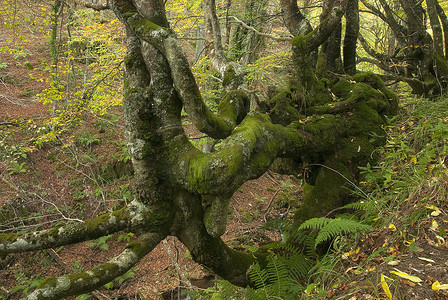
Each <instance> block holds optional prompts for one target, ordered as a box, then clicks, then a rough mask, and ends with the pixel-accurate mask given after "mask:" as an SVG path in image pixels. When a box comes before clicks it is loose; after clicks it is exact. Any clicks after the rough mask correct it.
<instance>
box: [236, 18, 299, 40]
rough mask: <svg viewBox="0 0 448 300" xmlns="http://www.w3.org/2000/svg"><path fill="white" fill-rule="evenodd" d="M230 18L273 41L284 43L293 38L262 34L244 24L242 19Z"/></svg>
mask: <svg viewBox="0 0 448 300" xmlns="http://www.w3.org/2000/svg"><path fill="white" fill-rule="evenodd" d="M229 18H230V19H233V20H234V21H235V22H236V23H238V24H240V25H241V26H243V27H244V28H246V29H249V30H251V31H253V32H255V33H256V34H257V35H259V36H262V37H266V38H270V39H273V40H276V41H282V42H289V41H291V39H292V38H291V37H281V36H275V35H272V34H268V33H263V32H260V31H258V30H257V29H255V28H254V27H252V26H249V25H247V24H246V23H244V22H243V21H241V20H240V19H238V18H237V17H235V16H229Z"/></svg>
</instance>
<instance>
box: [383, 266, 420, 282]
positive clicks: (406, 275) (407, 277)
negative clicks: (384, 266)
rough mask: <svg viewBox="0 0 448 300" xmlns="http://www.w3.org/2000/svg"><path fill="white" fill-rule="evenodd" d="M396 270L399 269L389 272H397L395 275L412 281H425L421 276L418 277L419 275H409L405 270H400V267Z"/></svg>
mask: <svg viewBox="0 0 448 300" xmlns="http://www.w3.org/2000/svg"><path fill="white" fill-rule="evenodd" d="M395 270H397V271H389V272H391V273H392V274H395V275H397V276H400V277H401V278H404V279H407V280H410V281H412V282H417V283H419V282H422V281H423V280H421V279H420V278H419V277H417V276H413V275H409V274H407V273H405V272H402V271H400V270H398V269H395Z"/></svg>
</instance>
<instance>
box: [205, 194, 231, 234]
mask: <svg viewBox="0 0 448 300" xmlns="http://www.w3.org/2000/svg"><path fill="white" fill-rule="evenodd" d="M207 198H210V199H203V201H206V202H211V205H210V206H209V207H207V209H206V210H205V214H204V225H205V228H206V229H207V232H208V234H210V235H211V236H213V237H219V236H222V235H223V234H224V233H225V232H226V226H227V215H228V210H229V201H230V197H227V196H222V197H220V196H217V197H207Z"/></svg>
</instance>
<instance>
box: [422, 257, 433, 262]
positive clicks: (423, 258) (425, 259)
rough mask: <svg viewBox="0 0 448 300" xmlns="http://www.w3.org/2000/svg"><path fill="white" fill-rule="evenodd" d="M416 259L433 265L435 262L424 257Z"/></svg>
mask: <svg viewBox="0 0 448 300" xmlns="http://www.w3.org/2000/svg"><path fill="white" fill-rule="evenodd" d="M418 259H421V260H424V261H427V262H430V263H435V261H433V260H432V259H429V258H426V257H419V258H418Z"/></svg>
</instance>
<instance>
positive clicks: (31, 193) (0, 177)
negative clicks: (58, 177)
mask: <svg viewBox="0 0 448 300" xmlns="http://www.w3.org/2000/svg"><path fill="white" fill-rule="evenodd" d="M0 179H1V180H2V181H3V182H4V183H6V184H7V185H8V186H9V187H10V188H11V189H13V190H15V191H16V192H17V193H18V194H19V195H20V196H21V197H23V198H25V199H26V198H28V197H27V196H26V194H30V195H32V196H35V197H37V198H39V199H40V200H41V201H42V202H44V203H46V204H49V205H52V206H53V207H54V208H55V209H56V211H57V212H58V213H59V214H60V215H61V216H62V218H63V219H64V220H66V221H76V222H81V223H84V221H83V220H80V219H74V218H69V217H67V216H65V215H64V213H63V212H62V211H60V210H59V208H58V207H57V206H56V204H54V203H53V202H50V201H48V200H45V199H44V198H42V197H41V196H40V195H39V194H37V193H34V192H26V191H23V190H20V189H19V188H18V187H16V186H15V185H14V184H12V183H11V182H9V181H8V180H6V179H5V177H3V175H1V174H0Z"/></svg>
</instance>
